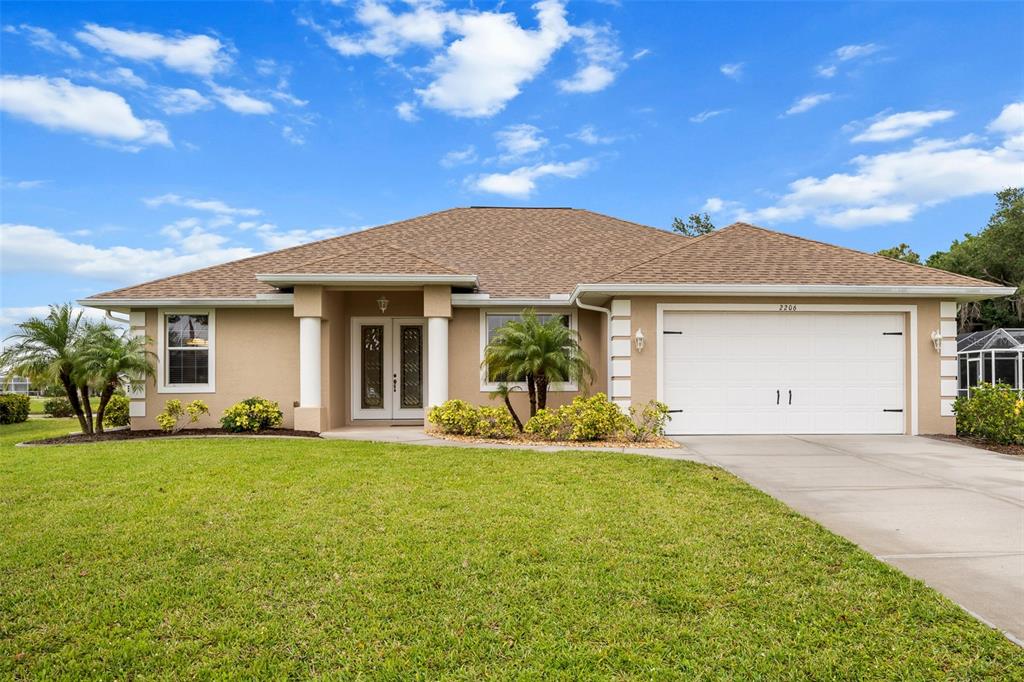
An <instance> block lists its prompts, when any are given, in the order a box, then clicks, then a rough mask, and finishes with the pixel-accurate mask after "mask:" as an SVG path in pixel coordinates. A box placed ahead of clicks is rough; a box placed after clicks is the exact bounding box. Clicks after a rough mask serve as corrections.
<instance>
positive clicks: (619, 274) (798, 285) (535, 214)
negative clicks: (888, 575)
mask: <svg viewBox="0 0 1024 682" xmlns="http://www.w3.org/2000/svg"><path fill="white" fill-rule="evenodd" d="M1010 293H1012V290H1011V289H1007V288H1005V287H1000V286H997V285H995V284H992V283H991V282H986V281H981V280H977V279H973V278H970V277H964V276H961V275H956V274H952V273H948V272H943V271H940V270H935V269H932V268H927V267H924V266H920V265H911V264H908V263H904V262H900V261H896V260H891V259H888V258H883V257H881V256H876V255H871V254H867V253H861V252H858V251H853V250H850V249H847V248H841V247H838V246H832V245H829V244H824V243H821V242H817V241H811V240H809V239H803V238H799V237H794V236H790V235H786V234H782V233H779V232H773V231H770V230H766V229H763V228H760V227H755V226H753V225H748V224H745V223H736V224H733V225H730V226H728V227H726V228H723V229H721V230H718V231H716V232H712V233H711V234H708V235H704V236H701V237H696V238H689V237H685V236H682V235H680V234H676V233H672V232H668V231H665V230H660V229H656V228H652V227H647V226H644V225H639V224H636V223H632V222H629V221H626V220H620V219H617V218H613V217H610V216H606V215H601V214H598V213H594V212H591V211H586V210H580V209H571V208H496V207H472V208H454V209H450V210H444V211H439V212H436V213H430V214H428V215H424V216H420V217H418V218H411V219H409V220H403V221H400V222H396V223H391V224H388V225H383V226H380V227H375V228H372V229H367V230H363V231H361V232H356V233H353V234H347V235H343V236H340V237H335V238H332V239H325V240H323V241H318V242H314V243H311V244H304V245H301V246H295V247H292V248H287V249H283V250H280V251H274V252H272V253H267V254H264V255H261V256H256V257H253V258H247V259H244V260H239V261H234V262H230V263H225V264H222V265H216V266H213V267H208V268H204V269H201V270H196V271H194V272H187V273H184V274H181V275H175V276H172V277H165V278H163V279H159V280H156V281H152V282H146V283H144V284H138V285H135V286H130V287H125V288H122V289H117V290H115V291H108V292H106V293H102V294H97V295H95V296H91V297H89V298H86V299H84V300H82V301H80V303H81V304H83V305H86V306H91V307H94V308H101V309H105V310H110V311H120V312H122V313H127V314H128V316H129V319H130V325H131V329H132V330H133V331H134V332H135V333H137V334H145V335H146V336H148V337H150V338H151V339H153V351H154V352H155V353H156V357H157V373H156V379H155V380H152V381H150V383H149V384H148V385H147V386H146V387H145V389H144V390H140V391H138V392H136V393H135V394H134V395H132V400H131V415H132V426H133V428H153V427H154V425H155V422H154V417H155V416H156V415H157V414H158V413H159V412H160V411H161V410H162V409H163V405H164V403H165V402H166V401H167V400H168V399H170V398H179V399H182V400H185V401H187V400H192V399H197V398H199V399H202V400H204V401H205V402H206V403H207V404H208V405H209V407H210V409H211V412H212V416H211V417H210V418H209V421H208V422H207V425H214V424H215V421H216V419H217V417H218V416H219V415H220V413H221V412H222V411H223V410H224V409H225V408H227V407H228V406H230V405H232V404H233V403H235V402H237V401H239V400H241V399H244V398H247V397H249V396H252V395H260V396H264V397H266V398H270V399H272V400H276V401H277V402H278V403H279V404H280V405H281V407H282V409H283V410H284V423H285V426H287V427H294V428H297V429H308V430H313V431H327V430H331V429H338V428H344V427H346V426H351V425H360V424H414V423H421V422H422V421H423V419H424V414H425V411H426V410H427V409H428V408H429V407H430V406H432V405H437V404H439V403H441V402H444V401H445V400H447V399H449V398H461V399H463V400H467V401H470V402H473V403H477V404H481V403H488V402H489V401H492V400H495V399H494V398H491V396H490V394H489V393H490V391H491V390H492V389H493V388H494V384H493V382H492V380H491V379H492V377H491V376H490V375H489V374H488V371H487V368H486V367H483V366H482V357H483V355H482V354H483V351H484V347H485V346H486V344H487V341H488V338H489V337H490V335H491V334H492V333H493V332H494V330H495V329H496V328H498V327H499V326H501V325H502V324H503V323H504V322H505V321H507V320H509V319H511V318H514V317H515V316H517V315H519V314H520V313H521V311H522V310H524V309H527V308H533V309H536V311H537V312H538V313H540V314H542V315H557V316H560V317H561V318H562V319H563V320H564V321H565V324H568V325H569V326H570V327H572V328H573V329H575V330H577V331H578V333H579V338H580V339H581V343H582V346H583V348H584V350H585V351H586V352H587V354H588V356H589V358H590V360H591V364H592V365H593V366H594V368H595V370H596V379H595V381H594V384H593V385H592V386H589V387H585V386H575V385H572V384H562V385H555V386H553V393H552V394H551V398H550V402H553V403H554V404H556V405H557V404H560V403H563V402H566V401H569V400H571V399H572V398H573V397H574V396H576V395H577V394H578V393H579V392H580V391H582V390H590V391H591V392H594V391H605V392H607V393H608V395H609V396H610V397H611V398H612V399H614V400H615V401H616V402H618V403H619V404H620V405H622V406H623V407H625V406H628V405H630V404H631V403H632V404H636V405H639V404H643V403H646V402H647V401H649V400H653V399H658V400H661V401H663V402H665V403H667V404H668V406H669V408H670V410H671V424H670V427H669V433H671V434H689V433H729V434H738V433H795V434H796V433H897V434H902V433H908V434H915V433H919V432H920V433H951V432H953V430H954V421H953V415H952V401H953V399H954V398H955V397H956V394H957V358H956V321H955V318H956V312H957V303H958V302H963V301H976V300H981V299H985V298H990V297H994V296H1005V295H1008V294H1010ZM514 400H515V404H516V405H517V409H519V410H520V412H521V413H525V411H526V396H525V395H523V394H516V395H515V396H514Z"/></svg>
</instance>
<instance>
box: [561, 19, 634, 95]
mask: <svg viewBox="0 0 1024 682" xmlns="http://www.w3.org/2000/svg"><path fill="white" fill-rule="evenodd" d="M572 35H573V36H575V37H577V38H579V39H580V40H581V41H582V48H581V49H580V58H581V59H580V62H581V63H580V66H579V69H577V71H576V73H575V74H573V75H572V77H571V78H566V79H564V80H560V81H558V88H559V89H560V90H561V91H562V92H568V93H590V92H598V91H600V90H604V89H605V88H607V87H608V86H609V85H611V84H612V83H613V82H614V81H615V77H616V76H617V75H618V72H619V71H620V70H621V69H622V52H621V51H620V50H619V46H618V43H617V41H616V40H615V36H614V34H613V33H612V31H611V29H609V28H608V27H605V26H593V25H587V26H580V27H574V28H573V29H572Z"/></svg>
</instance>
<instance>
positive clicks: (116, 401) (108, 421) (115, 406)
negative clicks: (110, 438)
mask: <svg viewBox="0 0 1024 682" xmlns="http://www.w3.org/2000/svg"><path fill="white" fill-rule="evenodd" d="M128 403H129V400H128V396H126V395H116V394H115V395H112V396H110V402H108V403H107V410H106V412H104V413H103V426H106V427H107V428H115V427H118V426H128V425H129V424H130V423H131V421H132V420H131V417H129V416H128Z"/></svg>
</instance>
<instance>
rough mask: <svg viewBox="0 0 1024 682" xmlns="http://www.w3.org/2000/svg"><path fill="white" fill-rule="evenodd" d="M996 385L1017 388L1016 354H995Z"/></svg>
mask: <svg viewBox="0 0 1024 682" xmlns="http://www.w3.org/2000/svg"><path fill="white" fill-rule="evenodd" d="M995 379H996V381H995V382H996V383H997V384H999V383H1002V384H1007V385H1009V386H1013V387H1014V388H1018V387H1017V386H1016V383H1017V354H1016V353H1014V354H1012V355H1011V354H1009V353H997V354H996V375H995Z"/></svg>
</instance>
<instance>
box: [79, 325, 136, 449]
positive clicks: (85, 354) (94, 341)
mask: <svg viewBox="0 0 1024 682" xmlns="http://www.w3.org/2000/svg"><path fill="white" fill-rule="evenodd" d="M147 343H149V339H148V338H147V337H145V336H132V335H131V334H130V333H129V332H128V331H127V330H125V331H123V332H118V331H115V330H114V329H112V328H111V327H109V326H107V325H105V324H104V325H98V326H96V327H94V328H93V329H91V330H90V332H89V334H88V335H87V336H86V337H85V343H84V344H83V346H84V347H83V349H82V351H81V353H80V355H79V360H80V365H79V367H80V371H81V373H82V375H83V377H84V378H85V379H86V380H87V382H88V383H90V384H92V385H93V386H95V387H96V388H97V389H98V390H99V394H100V403H99V405H98V406H97V408H96V432H97V433H103V416H104V414H105V413H106V411H107V403H109V402H110V398H111V396H113V395H114V392H115V391H117V389H119V388H129V387H133V386H138V385H139V384H142V383H144V382H145V380H146V379H148V378H149V377H151V376H153V374H154V373H155V372H154V370H153V363H152V361H151V358H153V357H154V354H153V353H152V351H149V350H148V349H147V348H146V344H147Z"/></svg>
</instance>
